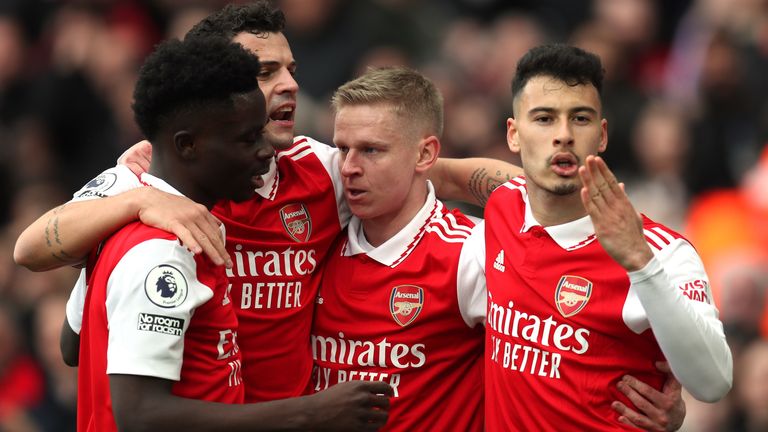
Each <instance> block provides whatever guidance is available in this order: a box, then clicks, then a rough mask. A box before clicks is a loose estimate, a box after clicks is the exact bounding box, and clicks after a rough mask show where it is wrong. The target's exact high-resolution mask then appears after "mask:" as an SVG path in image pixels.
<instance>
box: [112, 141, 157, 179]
mask: <svg viewBox="0 0 768 432" xmlns="http://www.w3.org/2000/svg"><path fill="white" fill-rule="evenodd" d="M151 160H152V144H150V142H149V141H147V140H144V141H140V142H138V143H136V144H134V145H133V146H131V147H130V148H129V149H128V150H126V151H124V152H123V154H121V155H120V157H119V158H117V163H118V164H120V165H125V166H127V167H128V168H129V169H130V170H131V172H133V173H134V174H135V175H137V176H139V175H141V174H143V173H145V172H147V171H148V170H149V165H150V162H151Z"/></svg>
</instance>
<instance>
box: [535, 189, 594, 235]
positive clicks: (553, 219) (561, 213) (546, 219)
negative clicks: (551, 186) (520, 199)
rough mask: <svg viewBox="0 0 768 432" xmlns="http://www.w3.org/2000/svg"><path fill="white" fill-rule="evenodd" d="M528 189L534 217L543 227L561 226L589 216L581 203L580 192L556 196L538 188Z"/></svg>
mask: <svg viewBox="0 0 768 432" xmlns="http://www.w3.org/2000/svg"><path fill="white" fill-rule="evenodd" d="M530 186H531V185H530V184H529V187H528V202H529V204H530V206H531V211H532V212H533V217H534V218H536V221H537V222H539V223H540V224H541V225H542V226H545V227H547V226H554V225H561V224H564V223H568V222H573V221H575V220H577V219H581V218H582V217H584V216H586V215H587V211H586V210H585V209H584V206H583V205H582V203H581V197H580V196H579V192H578V191H576V192H573V193H570V194H568V195H556V194H553V193H551V192H549V191H546V190H543V189H539V188H536V187H530Z"/></svg>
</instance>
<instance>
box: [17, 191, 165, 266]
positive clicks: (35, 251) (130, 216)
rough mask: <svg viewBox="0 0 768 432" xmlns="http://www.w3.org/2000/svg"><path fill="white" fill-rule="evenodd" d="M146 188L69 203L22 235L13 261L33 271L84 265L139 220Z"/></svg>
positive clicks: (49, 214) (48, 213) (47, 214)
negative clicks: (112, 236)
mask: <svg viewBox="0 0 768 432" xmlns="http://www.w3.org/2000/svg"><path fill="white" fill-rule="evenodd" d="M144 189H151V188H138V189H133V190H130V191H127V192H124V193H122V194H119V195H117V196H114V197H107V198H101V199H96V200H89V201H78V202H69V203H66V204H62V205H60V206H58V207H56V208H54V209H53V210H50V211H48V212H47V213H45V214H44V215H42V216H41V217H40V218H38V219H37V220H36V221H35V222H33V223H32V225H30V226H28V227H27V229H25V230H24V232H22V233H21V235H20V236H19V238H18V239H17V240H16V247H15V249H14V251H13V259H14V260H15V261H16V263H17V264H19V265H22V266H24V267H27V268H28V269H30V270H33V271H45V270H50V269H54V268H58V267H62V266H65V265H74V264H78V263H80V262H82V261H83V259H85V257H86V256H87V255H88V253H89V252H90V251H91V249H93V248H94V247H96V246H97V245H98V244H99V242H101V241H102V240H104V239H105V238H106V237H107V236H109V235H110V234H112V232H114V231H115V230H117V229H118V228H120V227H122V226H123V225H125V224H127V223H129V222H132V221H134V220H137V219H138V216H137V214H138V211H139V210H140V208H141V206H140V201H141V196H142V195H143V194H145V193H146V192H147V191H146V190H144ZM150 192H151V191H150Z"/></svg>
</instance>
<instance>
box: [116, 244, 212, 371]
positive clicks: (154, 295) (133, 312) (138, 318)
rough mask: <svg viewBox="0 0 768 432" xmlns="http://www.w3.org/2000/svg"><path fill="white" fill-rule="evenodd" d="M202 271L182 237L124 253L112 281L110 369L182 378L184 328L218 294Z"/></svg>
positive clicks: (140, 245) (140, 246)
mask: <svg viewBox="0 0 768 432" xmlns="http://www.w3.org/2000/svg"><path fill="white" fill-rule="evenodd" d="M196 271H197V265H196V263H195V260H194V258H193V255H192V254H191V253H190V252H189V251H187V250H186V248H184V247H183V246H181V245H180V244H179V242H178V241H172V240H166V239H153V240H148V241H145V242H143V243H140V244H138V245H136V246H135V247H133V248H132V249H131V250H129V251H128V252H127V253H126V254H125V255H124V256H123V257H122V259H121V260H120V261H119V262H118V263H117V265H116V266H115V268H114V269H113V271H112V273H111V275H110V277H109V280H108V282H107V295H106V298H107V300H106V312H107V321H108V325H109V341H108V348H107V374H128V375H142V376H152V377H157V378H164V379H169V380H174V381H178V380H179V378H180V374H181V364H182V357H183V353H184V333H185V332H186V330H187V328H188V327H189V322H190V320H191V319H192V314H193V313H194V310H195V308H196V307H198V306H200V305H202V304H203V303H205V302H207V301H208V300H210V299H211V298H212V297H213V291H212V290H211V289H210V288H209V287H207V286H205V285H203V284H202V283H201V282H199V281H198V279H197V276H196Z"/></svg>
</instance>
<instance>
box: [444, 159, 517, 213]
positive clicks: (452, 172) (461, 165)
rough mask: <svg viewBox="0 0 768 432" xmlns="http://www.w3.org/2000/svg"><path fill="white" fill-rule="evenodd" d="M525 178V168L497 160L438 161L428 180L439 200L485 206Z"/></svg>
mask: <svg viewBox="0 0 768 432" xmlns="http://www.w3.org/2000/svg"><path fill="white" fill-rule="evenodd" d="M522 174H523V169H522V168H520V167H518V166H516V165H512V164H511V163H508V162H504V161H501V160H498V159H489V158H465V159H451V158H439V159H438V160H437V163H436V164H435V166H434V167H432V170H431V171H430V174H429V180H430V181H431V182H432V184H433V185H434V186H435V193H436V194H437V196H438V197H440V199H443V200H452V201H463V202H466V203H469V204H475V205H479V206H485V203H486V202H487V201H488V197H490V196H491V192H493V191H494V189H496V188H497V187H498V186H499V185H501V184H503V183H505V182H507V181H509V180H511V179H512V178H514V177H517V176H519V175H522Z"/></svg>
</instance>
